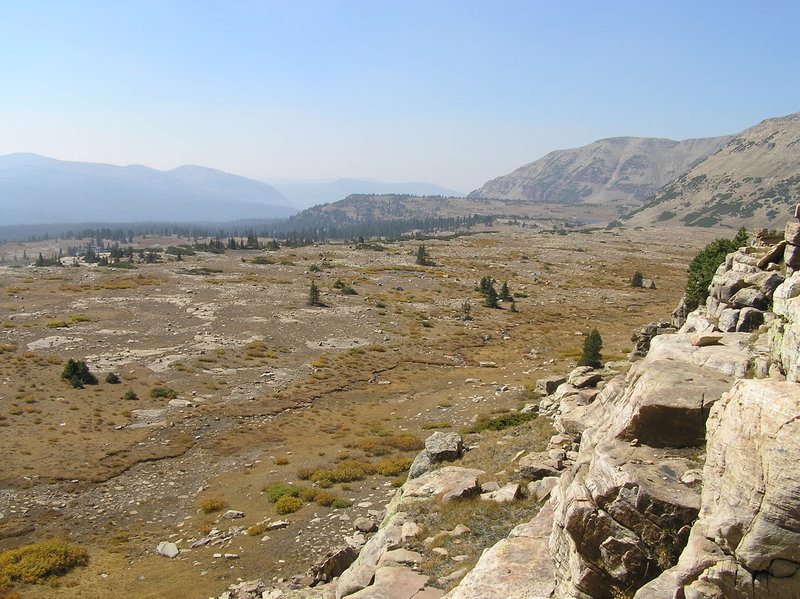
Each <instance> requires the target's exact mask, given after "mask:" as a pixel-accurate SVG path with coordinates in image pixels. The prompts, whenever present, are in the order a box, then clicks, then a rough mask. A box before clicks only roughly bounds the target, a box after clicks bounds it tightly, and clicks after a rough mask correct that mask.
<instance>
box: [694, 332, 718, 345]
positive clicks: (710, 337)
mask: <svg viewBox="0 0 800 599" xmlns="http://www.w3.org/2000/svg"><path fill="white" fill-rule="evenodd" d="M722 337H723V335H722V334H721V333H697V334H695V335H692V345H694V346H695V347H706V346H707V345H716V344H717V343H719V342H720V340H721V339H722Z"/></svg>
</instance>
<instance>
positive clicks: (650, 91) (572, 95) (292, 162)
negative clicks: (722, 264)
mask: <svg viewBox="0 0 800 599" xmlns="http://www.w3.org/2000/svg"><path fill="white" fill-rule="evenodd" d="M798 23H800V3H797V2H735V1H730V2H719V1H701V2H688V1H686V2H666V1H658V2H651V1H640V2H600V1H588V0H587V1H584V2H572V1H552V2H539V1H527V2H522V1H502V0H493V1H488V0H487V1H485V2H475V1H471V0H459V1H450V0H428V1H416V0H404V1H397V0H394V1H388V0H387V1H381V0H373V1H356V0H353V1H348V0H341V1H335V0H327V1H306V0H295V1H289V0H285V1H261V2H257V1H250V2H245V1H237V0H224V1H223V0H220V1H217V2H211V1H205V0H191V1H170V0H159V1H145V0H141V1H136V2H134V1H130V2H125V1H122V0H120V1H116V0H115V1H112V2H109V1H108V0H104V1H96V2H94V1H92V2H89V1H80V0H78V1H64V0H57V1H42V0H24V1H23V0H0V77H2V84H0V155H2V154H9V153H12V152H35V153H39V154H44V155H47V156H51V157H53V158H59V159H63V160H85V161H92V162H109V163H113V164H132V163H139V164H146V165H148V166H153V167H155V168H160V169H169V168H174V167H176V166H179V165H181V164H200V165H203V166H210V167H214V168H219V169H222V170H226V171H230V172H234V173H238V174H242V175H245V176H249V177H254V178H260V179H267V178H336V177H365V178H377V179H383V180H387V181H431V182H435V183H439V184H441V185H445V186H449V187H453V188H455V189H459V190H462V191H470V190H472V189H474V188H476V187H479V186H480V185H481V184H483V183H484V182H485V181H486V180H488V179H490V178H493V177H496V176H499V175H502V174H504V173H506V172H509V171H510V170H513V169H514V168H516V167H518V166H521V165H522V164H525V163H527V162H530V161H532V160H535V159H537V158H540V157H541V156H543V155H544V154H546V153H547V152H549V151H552V150H555V149H562V148H568V147H575V146H580V145H584V144H587V143H590V142H591V141H593V140H595V139H599V138H603V137H611V136H622V135H632V136H648V137H669V138H672V139H685V138H688V137H705V136H714V135H723V134H728V133H735V132H737V131H740V130H742V129H745V128H747V127H749V126H751V125H754V124H755V123H757V122H758V121H760V120H762V119H764V118H769V117H772V116H781V115H784V114H788V113H791V112H795V111H798V110H800V77H799V76H798V73H800V68H798V67H800V64H798V63H799V62H800V60H799V57H800V48H799V47H798V46H799V45H800V44H798V41H797V40H798V35H797V24H798Z"/></svg>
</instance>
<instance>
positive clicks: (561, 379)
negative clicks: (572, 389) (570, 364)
mask: <svg viewBox="0 0 800 599" xmlns="http://www.w3.org/2000/svg"><path fill="white" fill-rule="evenodd" d="M566 382H567V377H565V376H549V377H547V378H544V379H539V380H538V381H536V387H535V391H536V392H538V393H540V394H542V395H550V394H551V393H554V392H555V390H556V389H558V387H559V385H563V384H564V383H566Z"/></svg>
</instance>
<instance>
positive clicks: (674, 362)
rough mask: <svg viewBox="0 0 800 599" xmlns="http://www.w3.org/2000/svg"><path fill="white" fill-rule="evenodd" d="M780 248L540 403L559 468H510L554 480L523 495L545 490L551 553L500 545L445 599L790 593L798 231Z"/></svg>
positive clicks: (774, 244) (539, 464) (535, 464)
mask: <svg viewBox="0 0 800 599" xmlns="http://www.w3.org/2000/svg"><path fill="white" fill-rule="evenodd" d="M785 237H786V239H784V240H776V239H769V240H768V243H766V244H762V245H761V246H760V247H756V248H746V249H743V250H740V251H739V252H736V253H735V254H732V255H730V256H728V259H727V260H726V262H725V264H723V265H722V266H721V267H720V269H719V270H718V272H717V274H716V276H715V277H714V280H713V283H712V286H711V296H710V298H709V301H708V302H707V303H706V305H705V306H703V307H702V308H701V309H699V310H697V311H695V312H693V313H691V314H684V315H683V317H685V323H684V324H682V330H681V331H680V332H671V333H669V332H667V333H665V334H660V335H657V336H656V335H652V336H650V338H649V341H650V348H649V351H647V352H646V357H645V358H644V359H642V360H640V361H638V362H636V363H634V364H633V365H632V366H631V368H630V370H629V371H628V373H627V374H626V375H619V376H616V377H614V378H612V379H611V380H608V381H606V382H605V383H604V384H603V386H602V390H600V391H599V392H598V391H597V390H592V391H593V392H594V394H593V395H590V396H581V395H580V393H581V392H583V391H585V390H581V389H577V388H576V387H575V386H574V385H571V384H570V382H569V381H567V382H564V383H562V384H561V385H560V386H559V387H558V388H557V389H556V390H555V391H554V392H552V393H551V394H550V395H549V396H548V397H546V398H545V399H543V400H542V402H541V403H540V406H539V408H540V414H543V415H546V414H551V415H552V416H553V417H554V425H555V426H556V428H557V430H558V431H559V432H560V435H559V436H558V437H559V439H561V438H563V439H565V440H569V439H576V438H578V439H579V443H580V444H579V447H578V449H579V450H578V451H577V452H574V451H564V452H563V457H564V464H563V466H564V469H563V470H562V471H561V472H559V471H558V470H557V469H556V468H550V469H548V470H545V469H544V466H545V465H546V461H547V459H552V458H553V457H554V455H550V453H549V452H543V453H534V454H530V455H529V456H526V457H525V458H523V459H522V460H520V462H519V469H520V471H521V472H522V473H523V474H528V475H531V474H534V475H535V477H538V478H541V476H545V475H547V474H550V475H559V474H560V477H559V478H558V479H554V478H552V477H548V478H546V479H542V481H540V482H535V483H531V485H529V491H530V492H531V493H533V494H536V496H541V497H543V498H546V497H547V496H548V494H549V499H547V502H546V504H545V508H543V509H542V511H541V512H540V515H539V516H537V517H536V518H534V520H533V521H532V522H531V527H532V528H536V527H541V526H543V525H544V526H546V524H545V523H546V522H549V518H550V517H551V518H552V526H551V527H550V534H549V541H548V550H547V551H546V552H545V551H539V552H537V553H531V554H527V561H526V563H525V565H524V566H523V565H519V564H518V562H519V561H520V560H519V559H517V558H516V557H515V554H514V547H516V546H518V545H515V544H513V543H512V539H511V537H510V538H509V539H506V540H505V541H502V542H501V543H499V544H498V545H496V546H495V547H494V548H492V549H491V550H489V551H487V552H486V553H485V554H484V556H483V557H482V558H481V560H480V561H479V562H478V565H477V566H476V568H475V570H474V571H473V572H472V573H470V574H468V575H467V577H465V579H464V580H463V581H462V583H461V584H460V585H459V586H458V587H456V589H454V590H453V591H451V593H450V594H448V597H452V598H459V599H460V598H462V597H478V596H480V597H506V596H509V597H516V596H520V597H523V596H524V597H555V598H558V599H566V598H576V599H612V598H616V597H623V596H633V593H634V592H635V593H636V595H635V597H636V599H700V598H713V599H723V598H726V599H739V598H741V599H744V598H745V597H747V598H758V599H761V598H764V599H767V598H775V599H777V598H779V597H781V598H783V597H786V598H791V597H800V474H798V472H797V469H796V463H797V461H798V459H800V442H799V441H800V384H798V380H800V378H799V377H800V361H798V352H800V272H794V271H793V270H792V268H791V267H788V268H784V265H781V264H779V262H780V261H781V259H782V256H783V255H784V249H785V247H788V246H789V245H790V244H795V245H796V243H795V242H796V241H798V237H800V228H798V227H795V226H793V225H790V226H789V227H787V229H786V233H785ZM762 239H766V238H764V237H763V236H762ZM792 251H794V250H792ZM784 272H785V275H784ZM652 328H654V329H656V330H657V329H660V328H662V327H660V326H657V327H652ZM664 328H666V327H664ZM698 331H699V332H701V334H699V335H698V334H697V332H698ZM642 353H645V352H642ZM573 382H574V381H573ZM567 456H569V457H567ZM534 471H535V472H534ZM555 480H557V483H555V484H553V483H552V482H550V481H555ZM545 481H548V484H546V485H545V484H544V483H545ZM551 513H552V516H549V514H551ZM546 515H547V518H548V520H546V519H545V516H546ZM536 530H540V529H539V528H536ZM541 538H542V537H541V535H540V536H538V537H537V542H538V541H541ZM529 540H530V542H531V543H533V540H531V539H529ZM515 543H518V541H515ZM504 552H508V555H507V556H505V553H504ZM526 576H527V577H528V578H529V579H526V578H525V577H526ZM507 577H511V580H514V581H515V582H514V583H512V584H511V585H504V582H503V581H504V579H505V578H507ZM548 585H549V586H548ZM510 586H513V587H514V588H509V587H510ZM494 589H501V590H494ZM637 589H638V591H637ZM526 593H527V594H526Z"/></svg>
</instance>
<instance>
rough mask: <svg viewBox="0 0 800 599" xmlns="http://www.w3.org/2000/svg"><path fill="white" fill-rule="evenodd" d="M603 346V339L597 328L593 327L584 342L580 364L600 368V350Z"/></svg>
mask: <svg viewBox="0 0 800 599" xmlns="http://www.w3.org/2000/svg"><path fill="white" fill-rule="evenodd" d="M602 348H603V339H602V338H601V337H600V333H599V332H598V331H597V329H592V330H591V331H590V332H589V334H588V335H587V336H586V339H585V340H584V342H583V355H582V356H581V359H580V361H579V362H578V366H591V367H592V368H600V366H601V364H600V358H601V356H600V350H601V349H602Z"/></svg>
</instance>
